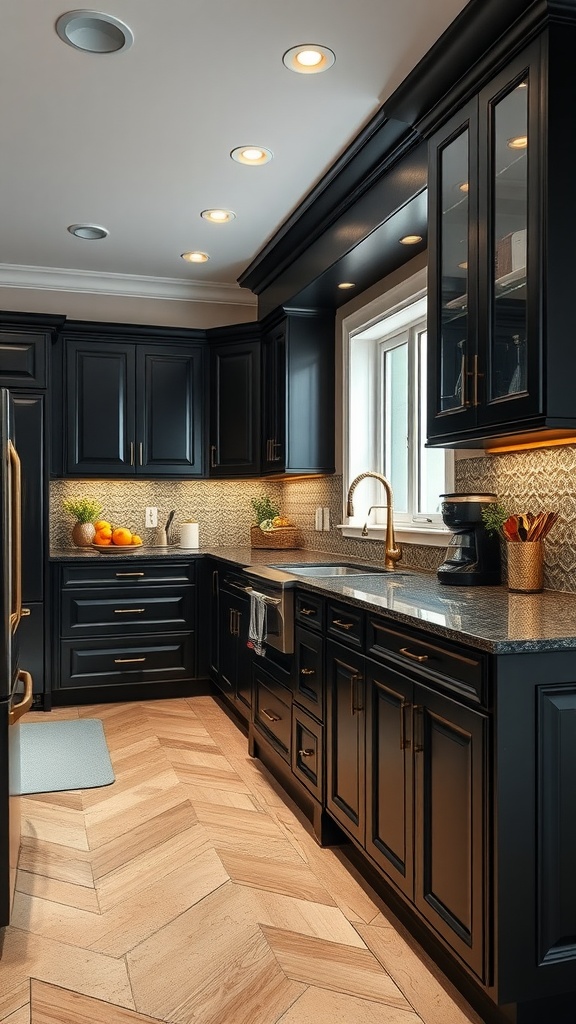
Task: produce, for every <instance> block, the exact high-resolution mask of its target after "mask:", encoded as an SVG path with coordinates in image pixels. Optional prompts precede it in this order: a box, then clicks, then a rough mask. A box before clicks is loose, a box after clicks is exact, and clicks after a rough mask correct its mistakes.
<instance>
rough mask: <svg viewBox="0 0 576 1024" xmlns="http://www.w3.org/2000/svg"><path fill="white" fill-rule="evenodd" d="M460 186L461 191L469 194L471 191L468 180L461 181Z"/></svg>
mask: <svg viewBox="0 0 576 1024" xmlns="http://www.w3.org/2000/svg"><path fill="white" fill-rule="evenodd" d="M458 188H459V189H460V191H461V192H464V193H465V194H467V193H468V192H469V191H470V185H469V183H468V182H467V181H461V182H460V184H459V185H458Z"/></svg>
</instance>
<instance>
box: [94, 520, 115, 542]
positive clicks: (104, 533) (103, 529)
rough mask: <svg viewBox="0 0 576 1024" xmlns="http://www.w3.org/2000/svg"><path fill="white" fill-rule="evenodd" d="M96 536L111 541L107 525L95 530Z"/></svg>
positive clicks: (110, 532) (109, 529)
mask: <svg viewBox="0 0 576 1024" xmlns="http://www.w3.org/2000/svg"><path fill="white" fill-rule="evenodd" d="M96 534H97V536H98V537H104V538H105V539H106V540H111V539H112V527H111V526H108V524H107V523H104V525H103V526H100V527H99V529H97V530H96Z"/></svg>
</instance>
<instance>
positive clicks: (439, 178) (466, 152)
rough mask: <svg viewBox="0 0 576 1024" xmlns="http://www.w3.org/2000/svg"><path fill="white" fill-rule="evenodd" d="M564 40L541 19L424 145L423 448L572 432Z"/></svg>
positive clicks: (574, 364) (575, 365) (575, 367)
mask: <svg viewBox="0 0 576 1024" xmlns="http://www.w3.org/2000/svg"><path fill="white" fill-rule="evenodd" d="M575 39H576V28H575V27H574V25H568V24H566V25H564V26H560V25H559V24H551V25H550V26H549V27H548V28H547V29H546V31H544V32H542V33H541V35H540V36H539V37H538V38H537V40H536V41H535V42H534V43H533V44H532V45H530V46H529V47H528V48H526V49H525V50H524V51H522V52H521V53H520V54H519V55H518V56H516V57H515V58H514V59H513V60H512V61H510V62H509V63H508V64H507V65H506V66H505V67H504V69H503V70H500V71H499V72H498V74H497V75H496V76H495V77H493V78H492V79H491V80H490V81H488V82H486V83H482V84H481V88H479V89H478V91H477V93H476V96H475V97H474V98H473V99H472V100H471V101H470V102H469V103H468V104H467V105H466V106H464V107H462V108H461V109H460V111H459V112H458V113H457V114H455V115H454V116H452V117H451V119H450V120H449V121H447V122H446V123H444V124H443V125H442V127H441V128H440V129H439V130H438V131H437V132H436V133H435V134H434V135H433V136H432V137H431V139H430V146H429V152H430V163H429V182H428V184H429V190H428V196H429V316H428V381H429V391H428V443H429V444H431V445H438V446H448V447H458V446H462V447H484V446H488V447H489V446H490V440H491V439H494V438H496V439H500V440H501V441H502V439H507V440H508V441H514V440H516V441H521V440H524V441H528V442H529V441H531V440H537V439H538V438H539V437H541V436H542V437H544V436H547V437H550V438H554V437H556V438H557V437H562V436H566V435H568V436H571V435H572V434H574V433H576V414H575V412H574V402H573V396H572V394H571V391H572V386H571V381H572V379H573V377H574V373H575V372H576V355H575V354H574V350H573V346H572V345H570V343H569V341H568V339H569V337H570V336H571V330H572V328H571V324H572V322H573V311H572V301H571V284H570V281H569V274H568V272H567V268H568V266H569V265H570V261H571V254H570V241H569V240H570V238H571V237H572V235H573V229H574V226H575V223H576V211H575V210H574V209H573V204H572V203H567V202H566V196H567V195H569V194H570V192H571V183H570V182H569V179H568V175H567V168H566V154H565V149H564V146H565V123H566V118H569V116H570V114H569V101H568V98H567V96H566V91H565V85H564V83H563V79H562V76H561V73H560V69H561V68H562V67H563V66H566V63H567V62H569V61H570V60H571V56H570V54H571V53H572V52H573V47H574V42H575Z"/></svg>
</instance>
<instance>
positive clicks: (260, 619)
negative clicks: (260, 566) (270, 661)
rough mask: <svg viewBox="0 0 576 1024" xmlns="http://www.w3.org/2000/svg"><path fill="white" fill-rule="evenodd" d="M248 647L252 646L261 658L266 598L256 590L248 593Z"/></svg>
mask: <svg viewBox="0 0 576 1024" xmlns="http://www.w3.org/2000/svg"><path fill="white" fill-rule="evenodd" d="M248 647H252V648H253V649H254V651H255V652H256V654H259V655H260V656H261V657H262V658H263V657H264V656H265V654H266V598H265V597H264V594H259V593H258V591H256V590H253V591H252V592H251V594H250V626H249V628H248Z"/></svg>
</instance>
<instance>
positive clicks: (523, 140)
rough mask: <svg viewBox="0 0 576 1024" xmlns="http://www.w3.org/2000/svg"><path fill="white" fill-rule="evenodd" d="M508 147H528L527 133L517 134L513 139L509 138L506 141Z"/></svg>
mask: <svg viewBox="0 0 576 1024" xmlns="http://www.w3.org/2000/svg"><path fill="white" fill-rule="evenodd" d="M506 145H507V146H508V149H526V147H527V145H528V136H527V135H516V136H515V138H513V139H508V142H507V143H506Z"/></svg>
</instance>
